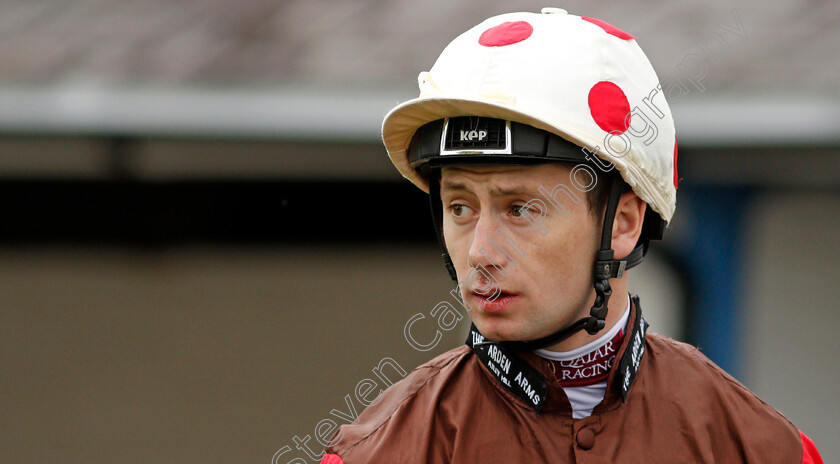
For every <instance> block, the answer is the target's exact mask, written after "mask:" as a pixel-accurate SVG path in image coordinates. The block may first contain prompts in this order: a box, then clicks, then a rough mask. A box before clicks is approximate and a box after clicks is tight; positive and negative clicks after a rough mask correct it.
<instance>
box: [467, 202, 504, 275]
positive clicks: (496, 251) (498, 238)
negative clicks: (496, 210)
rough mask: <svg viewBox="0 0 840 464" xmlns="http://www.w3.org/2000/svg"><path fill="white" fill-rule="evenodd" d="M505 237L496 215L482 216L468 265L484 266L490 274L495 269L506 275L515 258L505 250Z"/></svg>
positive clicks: (475, 233)
mask: <svg viewBox="0 0 840 464" xmlns="http://www.w3.org/2000/svg"><path fill="white" fill-rule="evenodd" d="M505 235H506V234H505V233H504V232H503V231H502V230H501V222H500V221H499V220H498V217H497V216H496V215H495V214H492V213H484V214H481V215H480V216H479V218H478V221H477V222H476V225H475V230H474V233H473V239H472V243H471V244H470V251H469V255H468V258H469V260H468V264H469V265H470V266H471V267H479V266H483V267H484V268H486V269H487V270H488V271H490V272H493V269H494V268H495V269H497V270H498V272H499V273H501V274H503V275H504V274H506V273H507V272H506V268H507V267H509V266H510V265H511V263H512V260H513V258H512V256H511V255H510V253H509V251H508V250H507V249H506V248H505V246H506V243H505V240H504V238H503V237H504V236H505Z"/></svg>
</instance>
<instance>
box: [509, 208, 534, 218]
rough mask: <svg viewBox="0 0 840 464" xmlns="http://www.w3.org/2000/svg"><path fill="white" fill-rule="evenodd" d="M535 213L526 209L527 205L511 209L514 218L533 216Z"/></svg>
mask: <svg viewBox="0 0 840 464" xmlns="http://www.w3.org/2000/svg"><path fill="white" fill-rule="evenodd" d="M533 213H534V212H533V211H531V210H530V209H528V208H526V207H525V205H513V206H511V207H510V214H511V216H513V217H522V216H524V215H526V214H533Z"/></svg>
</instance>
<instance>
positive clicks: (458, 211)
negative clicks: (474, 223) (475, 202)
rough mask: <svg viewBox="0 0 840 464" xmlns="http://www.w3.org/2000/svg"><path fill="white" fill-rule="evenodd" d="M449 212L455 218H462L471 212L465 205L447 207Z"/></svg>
mask: <svg viewBox="0 0 840 464" xmlns="http://www.w3.org/2000/svg"><path fill="white" fill-rule="evenodd" d="M449 210H450V211H452V215H453V216H455V217H464V216H466V215H468V214H470V212H472V209H471V208H470V207H469V206H467V205H451V206H449Z"/></svg>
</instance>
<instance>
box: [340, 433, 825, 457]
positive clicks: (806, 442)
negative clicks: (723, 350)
mask: <svg viewBox="0 0 840 464" xmlns="http://www.w3.org/2000/svg"><path fill="white" fill-rule="evenodd" d="M799 436H800V437H801V438H802V464H823V460H822V458H821V457H820V452H819V451H817V445H815V444H814V442H813V441H812V440H811V439H810V438H808V437H806V436H805V434H804V433H802V431H801V430H800V431H799ZM336 457H338V456H336ZM335 462H336V463H341V459H339V460H338V461H335ZM341 464H343V463H341Z"/></svg>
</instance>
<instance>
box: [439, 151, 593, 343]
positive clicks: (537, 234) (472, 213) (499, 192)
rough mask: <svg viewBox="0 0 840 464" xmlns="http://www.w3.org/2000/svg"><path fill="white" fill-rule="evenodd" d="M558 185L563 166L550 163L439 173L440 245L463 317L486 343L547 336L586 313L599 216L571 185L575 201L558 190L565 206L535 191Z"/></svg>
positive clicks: (564, 177)
mask: <svg viewBox="0 0 840 464" xmlns="http://www.w3.org/2000/svg"><path fill="white" fill-rule="evenodd" d="M558 184H563V185H567V186H571V185H572V184H571V182H570V181H569V168H568V167H566V166H564V165H561V164H557V163H548V164H542V165H537V166H465V167H458V168H444V169H443V170H442V173H441V200H442V202H443V233H444V238H445V240H446V247H447V249H448V250H449V254H450V256H451V257H452V261H453V263H454V265H455V269H456V271H457V274H458V280H459V282H461V283H460V287H461V296H462V298H464V301H465V302H466V303H467V304H468V305H469V306H471V307H472V310H471V311H470V316H471V318H472V320H473V322H474V323H475V325H476V327H478V329H479V330H480V331H481V333H482V334H484V335H485V336H486V337H488V338H489V339H490V340H494V341H502V340H533V339H536V338H540V337H544V336H547V335H550V334H551V333H553V332H555V331H557V330H558V329H560V328H562V327H565V326H567V325H569V324H571V323H572V322H574V321H576V320H577V319H579V318H581V317H584V316H585V315H587V314H588V311H589V307H590V306H591V305H592V302H593V301H594V298H595V295H594V291H593V289H592V265H593V262H594V258H595V252H596V250H597V248H598V245H599V242H600V221H598V220H597V219H596V218H595V217H594V216H593V215H592V214H590V212H589V209H588V205H587V201H586V197H585V194H584V193H582V192H579V191H577V190H574V189H570V191H571V192H573V193H574V194H575V195H576V196H577V198H578V199H579V201H578V202H577V203H575V202H574V201H573V200H572V199H571V198H569V197H568V196H567V195H565V194H563V193H558V194H557V195H556V196H555V201H556V202H558V203H559V204H560V205H561V206H562V208H564V209H565V210H566V211H561V210H560V209H557V208H555V207H554V206H552V203H551V202H549V201H547V199H546V196H544V195H543V194H541V193H540V191H539V188H540V187H542V188H543V189H544V190H545V191H547V192H551V191H552V189H553V188H554V187H555V186H556V185H558ZM546 195H547V194H546ZM534 199H537V200H541V202H539V201H531V202H530V203H529V201H530V200H534ZM526 204H528V205H527V209H523V206H526ZM529 214H530V221H529V217H528V215H529ZM543 215H544V217H543ZM538 221H539V223H538V225H537V224H535V223H537V222H538ZM542 233H545V235H542ZM482 293H483V295H482Z"/></svg>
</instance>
